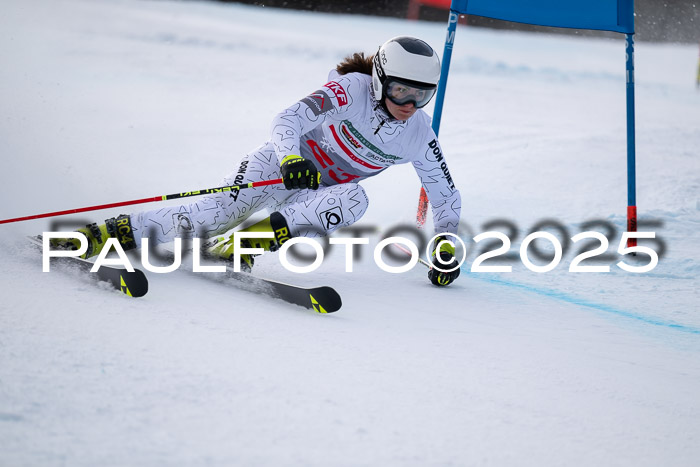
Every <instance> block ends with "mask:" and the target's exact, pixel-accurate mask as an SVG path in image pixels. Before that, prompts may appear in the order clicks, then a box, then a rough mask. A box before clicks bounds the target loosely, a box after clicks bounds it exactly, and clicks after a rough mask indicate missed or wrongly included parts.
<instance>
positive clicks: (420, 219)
mask: <svg viewBox="0 0 700 467" xmlns="http://www.w3.org/2000/svg"><path fill="white" fill-rule="evenodd" d="M454 1H455V0H452V5H450V18H449V20H448V22H447V37H446V38H445V50H444V51H443V53H442V67H441V68H440V83H439V84H438V89H437V95H436V97H435V110H434V111H433V131H434V132H435V134H436V135H437V134H438V133H439V132H440V120H442V104H443V102H444V100H445V88H446V87H447V74H448V73H449V72H450V61H451V60H452V47H453V46H454V41H455V33H456V32H457V20H458V19H459V12H458V11H456V10H453V9H452V8H453V6H454ZM462 3H463V4H464V11H466V9H467V0H463V1H462ZM427 215H428V195H427V193H426V192H425V188H423V187H421V189H420V196H419V198H418V211H417V212H416V225H417V226H418V228H419V229H420V228H423V226H424V225H425V220H426V217H427Z"/></svg>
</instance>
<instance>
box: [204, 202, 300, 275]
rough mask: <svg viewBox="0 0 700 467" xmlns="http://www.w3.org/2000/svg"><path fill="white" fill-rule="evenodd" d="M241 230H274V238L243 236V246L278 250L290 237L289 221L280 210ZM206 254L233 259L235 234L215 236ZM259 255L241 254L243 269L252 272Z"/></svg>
mask: <svg viewBox="0 0 700 467" xmlns="http://www.w3.org/2000/svg"><path fill="white" fill-rule="evenodd" d="M240 232H272V233H274V234H275V236H274V238H255V237H251V238H242V239H241V247H243V248H262V249H263V250H265V251H277V250H278V249H279V247H280V246H282V244H283V243H284V242H286V241H287V240H289V239H290V235H289V227H288V226H287V221H286V220H285V219H284V217H283V216H282V214H280V213H279V212H273V213H272V214H271V215H270V217H268V218H266V219H263V220H261V221H260V222H258V223H256V224H253V225H251V226H250V227H246V228H245V229H242V230H240ZM204 248H205V252H204V255H205V256H207V257H209V258H216V259H221V260H224V261H226V262H232V261H233V249H234V236H233V234H231V235H228V236H227V235H222V236H220V237H215V238H213V239H212V240H211V241H210V242H209V243H208V244H205V246H204ZM254 256H257V255H250V254H241V271H243V272H250V271H251V270H252V269H253V263H254V259H253V257H254Z"/></svg>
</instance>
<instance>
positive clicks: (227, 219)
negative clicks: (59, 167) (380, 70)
mask: <svg viewBox="0 0 700 467" xmlns="http://www.w3.org/2000/svg"><path fill="white" fill-rule="evenodd" d="M290 154H294V155H301V156H302V157H304V158H306V159H309V160H311V161H313V163H314V164H315V165H316V167H317V168H318V170H319V171H320V173H321V177H322V178H321V184H320V187H319V189H318V190H310V189H302V190H291V191H290V190H286V189H285V188H284V185H282V184H278V185H270V186H265V187H257V188H246V189H243V190H239V191H230V192H223V193H217V194H214V195H208V196H203V197H202V198H200V199H198V200H197V201H195V202H193V203H191V204H185V205H181V206H172V207H166V208H162V209H157V210H153V211H145V212H141V213H138V214H135V215H132V219H131V222H132V226H133V228H134V231H135V233H136V238H137V245H138V246H140V238H141V237H142V236H149V237H150V238H151V239H152V241H156V242H157V243H161V242H168V241H171V240H172V239H173V238H174V237H178V236H179V237H184V236H197V237H199V238H209V237H212V236H214V235H220V234H223V233H225V232H227V231H229V230H230V229H232V228H234V227H236V226H237V225H239V224H241V223H242V222H243V221H245V220H246V219H247V218H248V217H249V216H250V215H251V214H253V213H255V212H257V211H260V210H262V209H269V210H272V211H275V210H276V211H279V212H280V213H281V214H282V215H283V216H284V218H285V219H286V221H287V224H288V226H289V230H290V233H291V234H292V236H306V237H318V236H325V235H329V234H330V233H331V232H333V231H334V230H336V229H338V228H341V227H346V226H349V225H351V224H353V223H355V222H356V221H357V220H359V219H360V218H361V217H362V215H363V214H364V213H365V211H366V210H367V206H368V199H367V195H366V193H365V191H364V189H363V188H362V187H361V186H360V185H359V182H361V181H362V180H363V179H365V178H367V177H371V176H374V175H377V174H379V173H381V172H382V171H384V170H386V169H387V168H389V167H391V166H393V165H396V164H406V163H409V162H410V163H412V164H413V167H414V168H415V170H416V172H417V174H418V176H419V177H420V181H421V183H422V185H423V188H424V189H425V191H426V194H427V196H428V200H429V201H430V204H431V207H432V211H433V223H434V227H435V232H436V233H442V232H450V233H456V232H457V227H458V223H459V216H460V205H461V202H460V195H459V191H458V190H457V189H456V188H455V184H454V181H453V179H452V177H451V175H450V171H449V169H448V167H447V163H446V162H445V158H444V156H443V154H442V149H441V148H440V144H439V143H438V141H437V137H436V136H435V133H434V132H433V130H432V129H431V127H430V118H429V117H428V116H427V115H426V114H425V112H423V111H422V110H420V109H419V110H417V111H416V113H415V114H414V115H413V116H412V117H411V118H409V119H408V120H406V121H402V120H396V119H394V118H392V117H390V116H389V115H388V114H387V113H386V111H385V110H384V109H383V107H382V106H381V105H380V104H379V103H378V102H377V100H376V99H375V98H374V97H373V93H372V79H371V76H369V75H366V74H362V73H349V74H346V75H342V76H341V75H339V74H338V73H337V72H335V71H332V72H331V73H330V75H329V82H328V83H326V84H325V85H323V86H322V87H321V88H320V89H319V90H317V91H316V92H314V93H312V94H310V95H308V96H306V97H304V98H303V99H301V100H300V101H298V102H296V103H295V104H293V105H292V106H290V107H289V108H287V109H285V110H284V111H283V112H281V113H280V114H278V115H277V116H276V117H275V118H274V120H273V122H272V129H271V138H270V140H269V141H268V142H266V143H265V144H263V145H262V146H260V147H258V148H257V149H255V150H254V151H252V152H250V153H249V154H247V155H246V156H245V157H244V158H243V160H242V161H241V162H240V164H239V166H238V168H237V169H236V170H235V171H234V172H232V173H231V174H230V175H228V176H227V177H226V178H225V179H224V181H223V184H222V186H229V185H239V184H246V183H249V182H255V181H260V180H271V179H277V178H280V177H281V172H280V167H279V163H280V161H281V160H282V159H283V158H284V157H285V156H287V155H290ZM388 189H389V188H388ZM389 190H390V189H389Z"/></svg>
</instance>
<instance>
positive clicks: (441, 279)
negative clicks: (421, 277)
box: [428, 237, 460, 286]
mask: <svg viewBox="0 0 700 467" xmlns="http://www.w3.org/2000/svg"><path fill="white" fill-rule="evenodd" d="M443 240H446V238H445V237H438V238H437V239H436V240H435V245H436V246H437V245H439V244H440V242H441V241H443ZM438 254H439V255H440V259H442V261H438V258H437V255H438ZM457 264H458V262H457V259H456V258H455V248H454V246H452V245H450V244H447V243H443V244H442V246H441V247H440V251H439V252H437V251H436V250H433V266H437V267H438V268H440V269H443V270H448V269H452V268H454V267H455V266H457ZM459 270H460V268H457V269H455V270H454V271H450V272H440V271H438V270H437V269H435V267H432V268H430V270H429V271H428V279H430V282H432V283H433V284H435V285H438V286H444V285H449V284H451V283H452V282H454V280H455V279H457V278H458V277H459Z"/></svg>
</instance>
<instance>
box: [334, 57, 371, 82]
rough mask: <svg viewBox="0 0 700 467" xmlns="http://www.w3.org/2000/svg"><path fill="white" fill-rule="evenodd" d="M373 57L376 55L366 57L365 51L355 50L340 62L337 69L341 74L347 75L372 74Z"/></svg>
mask: <svg viewBox="0 0 700 467" xmlns="http://www.w3.org/2000/svg"><path fill="white" fill-rule="evenodd" d="M373 58H374V55H370V56H369V57H365V54H364V52H359V53H358V52H355V53H354V54H352V55H348V56H347V57H345V58H344V59H343V61H342V62H340V63H338V66H336V67H335V69H336V71H337V72H338V73H340V74H341V75H347V74H348V73H364V74H365V75H370V76H371V75H372V59H373Z"/></svg>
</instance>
